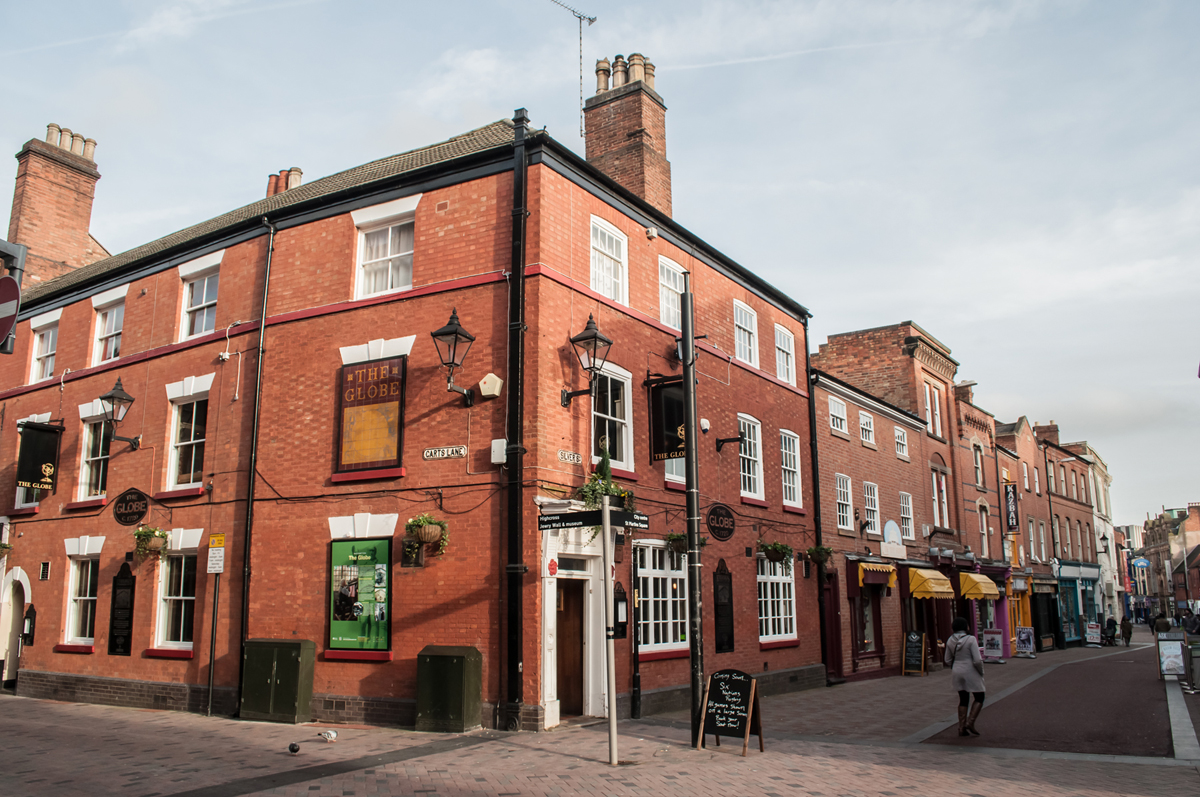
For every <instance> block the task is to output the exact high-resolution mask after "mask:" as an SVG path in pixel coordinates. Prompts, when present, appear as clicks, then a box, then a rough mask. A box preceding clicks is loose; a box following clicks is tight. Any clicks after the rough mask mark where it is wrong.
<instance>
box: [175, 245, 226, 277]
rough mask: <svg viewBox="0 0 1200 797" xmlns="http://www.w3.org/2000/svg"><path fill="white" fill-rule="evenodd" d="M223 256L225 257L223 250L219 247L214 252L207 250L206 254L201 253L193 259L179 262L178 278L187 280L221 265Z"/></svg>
mask: <svg viewBox="0 0 1200 797" xmlns="http://www.w3.org/2000/svg"><path fill="white" fill-rule="evenodd" d="M223 257H225V250H224V249H219V250H217V251H216V252H209V253H208V254H207V255H201V256H200V257H198V258H196V259H195V260H189V261H188V262H186V263H180V264H179V278H180V279H182V280H189V279H192V278H193V277H198V276H200V275H201V274H203V273H204V272H206V271H209V270H211V269H214V268H216V267H217V266H219V265H221V259H222V258H223Z"/></svg>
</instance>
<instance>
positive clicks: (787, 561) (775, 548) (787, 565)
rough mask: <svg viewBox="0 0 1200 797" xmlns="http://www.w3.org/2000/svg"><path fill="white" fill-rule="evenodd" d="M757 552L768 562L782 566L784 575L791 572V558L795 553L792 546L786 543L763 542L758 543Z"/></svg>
mask: <svg viewBox="0 0 1200 797" xmlns="http://www.w3.org/2000/svg"><path fill="white" fill-rule="evenodd" d="M758 550H759V552H760V553H762V555H763V556H764V557H766V560H767V561H768V562H779V563H780V564H782V565H783V570H784V572H785V573H791V572H792V556H793V555H794V554H795V552H794V551H793V550H792V546H790V545H788V544H787V543H786V542H763V541H762V540H759V541H758Z"/></svg>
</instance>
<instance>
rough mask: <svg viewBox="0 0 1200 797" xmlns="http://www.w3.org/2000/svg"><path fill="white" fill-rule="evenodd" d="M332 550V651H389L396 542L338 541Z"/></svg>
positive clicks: (330, 607)
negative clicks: (391, 568) (392, 566)
mask: <svg viewBox="0 0 1200 797" xmlns="http://www.w3.org/2000/svg"><path fill="white" fill-rule="evenodd" d="M331 549H332V550H331V552H330V578H329V647H330V648H332V649H336V650H388V649H389V646H390V642H391V638H392V634H391V590H390V578H389V574H390V565H391V563H392V541H391V540H390V539H382V540H344V541H343V540H337V541H335V542H333V543H332V544H331Z"/></svg>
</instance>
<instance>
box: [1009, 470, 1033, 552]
mask: <svg viewBox="0 0 1200 797" xmlns="http://www.w3.org/2000/svg"><path fill="white" fill-rule="evenodd" d="M1004 524H1005V526H1006V527H1007V529H1008V531H1016V530H1017V529H1019V528H1020V527H1021V521H1020V519H1019V518H1018V517H1017V485H1015V484H1006V485H1004ZM1030 542H1031V544H1032V540H1031V541H1030Z"/></svg>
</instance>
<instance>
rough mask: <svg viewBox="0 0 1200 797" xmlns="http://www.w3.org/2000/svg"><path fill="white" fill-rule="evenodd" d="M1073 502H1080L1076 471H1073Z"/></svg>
mask: <svg viewBox="0 0 1200 797" xmlns="http://www.w3.org/2000/svg"><path fill="white" fill-rule="evenodd" d="M1071 500H1073V501H1078V500H1079V488H1078V487H1077V486H1076V479H1075V471H1071Z"/></svg>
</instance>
